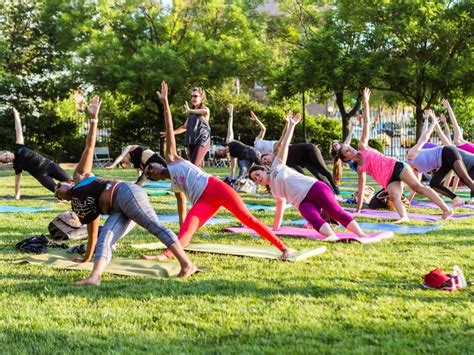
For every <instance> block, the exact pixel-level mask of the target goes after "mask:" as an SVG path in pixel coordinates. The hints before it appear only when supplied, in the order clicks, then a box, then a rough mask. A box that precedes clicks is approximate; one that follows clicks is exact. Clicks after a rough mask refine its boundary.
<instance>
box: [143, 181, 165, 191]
mask: <svg viewBox="0 0 474 355" xmlns="http://www.w3.org/2000/svg"><path fill="white" fill-rule="evenodd" d="M142 187H143V188H144V189H160V190H170V189H171V183H170V182H169V181H148V182H146V183H145V184H143V185H142Z"/></svg>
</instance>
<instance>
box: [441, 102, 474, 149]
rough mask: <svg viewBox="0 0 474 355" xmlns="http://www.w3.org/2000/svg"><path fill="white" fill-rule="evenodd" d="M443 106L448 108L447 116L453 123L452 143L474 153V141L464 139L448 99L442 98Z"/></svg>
mask: <svg viewBox="0 0 474 355" xmlns="http://www.w3.org/2000/svg"><path fill="white" fill-rule="evenodd" d="M442 102H443V106H444V107H445V108H446V110H448V114H449V118H450V119H451V123H452V124H453V133H454V136H453V143H454V145H455V146H456V147H458V148H459V149H461V150H465V151H466V152H469V153H472V154H474V143H471V142H468V141H466V140H465V139H464V137H463V133H462V130H461V127H459V124H458V121H457V120H456V116H455V115H454V111H453V109H452V108H451V105H450V103H449V101H448V100H446V99H443V101H442Z"/></svg>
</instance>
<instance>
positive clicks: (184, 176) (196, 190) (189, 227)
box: [143, 82, 295, 260]
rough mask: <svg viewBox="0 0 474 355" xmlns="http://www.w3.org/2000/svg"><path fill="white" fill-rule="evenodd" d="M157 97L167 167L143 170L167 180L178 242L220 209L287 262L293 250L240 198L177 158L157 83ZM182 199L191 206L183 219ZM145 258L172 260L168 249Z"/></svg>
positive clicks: (165, 97)
mask: <svg viewBox="0 0 474 355" xmlns="http://www.w3.org/2000/svg"><path fill="white" fill-rule="evenodd" d="M157 95H158V97H159V98H160V100H161V102H162V103H163V106H164V115H165V126H166V143H167V144H166V152H165V156H164V158H165V160H166V162H167V163H168V166H167V167H166V168H165V167H164V166H163V165H160V164H157V163H153V164H151V165H150V166H149V167H148V169H147V170H146V171H145V173H146V176H147V178H148V179H150V180H164V179H171V185H172V189H173V191H175V192H176V193H177V194H176V198H177V202H178V213H179V217H180V221H182V220H184V222H183V223H182V225H181V228H180V230H179V235H178V239H179V241H180V242H181V244H182V245H183V247H184V246H186V245H187V244H188V243H189V241H190V240H191V238H192V237H193V235H194V233H195V232H196V231H197V230H198V229H199V228H201V227H202V226H203V225H204V224H205V223H206V221H207V220H209V219H210V218H211V217H212V216H214V215H215V214H216V213H217V211H218V210H219V208H220V207H224V208H226V209H227V210H229V211H230V212H231V213H232V214H233V215H234V216H236V217H237V218H238V219H239V220H240V221H241V222H242V223H243V224H245V225H246V226H248V227H250V228H252V229H253V230H255V231H256V232H257V233H258V234H260V235H261V236H262V237H264V238H265V239H267V240H268V241H269V242H270V243H272V244H273V245H275V246H276V247H277V248H278V249H279V250H280V251H281V252H282V259H288V258H289V257H291V256H293V255H294V254H295V250H293V249H289V248H287V247H286V246H285V245H284V244H283V242H282V241H281V240H280V239H279V238H278V237H277V236H275V235H274V234H273V233H272V231H271V230H270V229H269V228H268V227H267V226H266V225H264V224H263V223H261V222H260V221H259V220H258V219H256V218H255V217H254V216H253V215H252V214H251V213H250V212H249V211H248V209H247V208H246V207H245V204H244V202H243V201H242V199H241V198H240V196H239V195H238V194H237V192H235V191H234V190H233V189H232V188H231V187H230V186H229V185H227V184H225V183H224V182H223V181H221V180H219V179H218V178H216V177H214V176H211V175H209V174H207V173H205V172H204V171H203V170H201V169H200V168H198V167H197V166H195V165H193V164H191V163H190V162H189V161H187V160H185V159H183V158H181V157H180V156H179V155H178V154H177V152H176V141H175V137H174V134H173V120H172V117H171V113H170V107H169V103H168V85H167V84H166V83H165V82H162V83H161V93H160V92H157ZM186 197H187V198H188V199H189V200H190V201H191V203H192V205H193V207H192V208H191V209H190V210H189V213H188V214H187V216H186V218H185V219H184V215H185V213H186ZM143 257H144V258H145V259H159V260H164V259H168V258H171V257H172V253H171V251H170V250H166V251H165V252H163V254H162V255H159V256H143Z"/></svg>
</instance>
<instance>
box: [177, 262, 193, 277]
mask: <svg viewBox="0 0 474 355" xmlns="http://www.w3.org/2000/svg"><path fill="white" fill-rule="evenodd" d="M196 271H197V267H196V266H194V265H193V264H190V265H188V266H185V267H181V271H180V272H179V274H178V277H183V278H184V277H189V276H191V275H192V274H194V273H195V272H196Z"/></svg>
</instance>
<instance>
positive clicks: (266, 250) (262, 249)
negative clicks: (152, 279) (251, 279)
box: [132, 242, 326, 262]
mask: <svg viewBox="0 0 474 355" xmlns="http://www.w3.org/2000/svg"><path fill="white" fill-rule="evenodd" d="M132 248H135V249H146V250H158V249H164V248H166V247H165V245H164V244H163V243H160V242H157V243H147V244H133V245H132ZM184 250H186V251H193V252H199V253H210V254H223V255H235V256H250V257H254V258H266V259H281V251H279V250H278V249H277V248H275V247H272V246H260V245H233V244H188V245H187V246H186V247H185V248H184ZM325 251H326V247H319V248H316V249H305V250H299V251H298V252H297V253H296V255H295V256H293V257H292V258H289V259H287V260H288V261H292V262H296V261H300V260H304V259H308V258H310V257H312V256H315V255H319V254H322V253H324V252H325Z"/></svg>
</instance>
